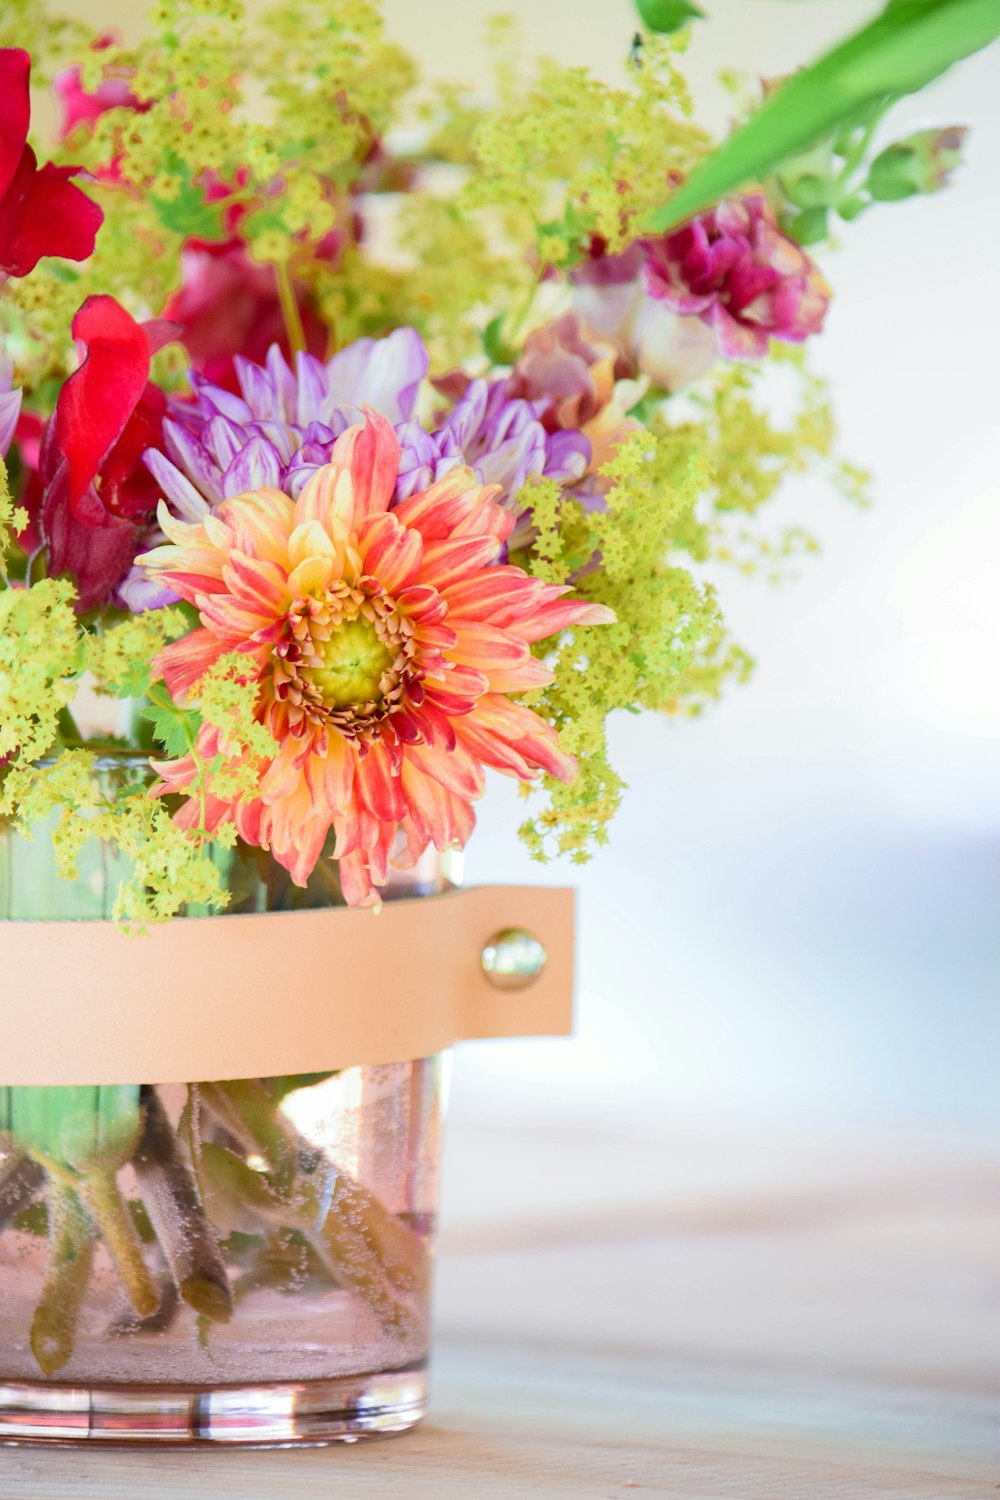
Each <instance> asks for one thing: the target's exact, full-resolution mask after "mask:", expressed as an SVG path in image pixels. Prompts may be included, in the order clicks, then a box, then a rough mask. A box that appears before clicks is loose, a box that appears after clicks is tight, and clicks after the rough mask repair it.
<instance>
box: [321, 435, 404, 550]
mask: <svg viewBox="0 0 1000 1500" xmlns="http://www.w3.org/2000/svg"><path fill="white" fill-rule="evenodd" d="M399 451H400V450H399V439H398V438H397V436H396V434H395V433H394V432H393V430H392V427H391V426H390V424H389V423H388V422H387V421H386V419H385V417H383V416H382V414H381V412H377V411H369V412H368V413H367V419H366V421H365V423H364V425H363V426H362V425H360V424H359V425H358V426H356V427H349V428H348V429H347V431H346V432H345V433H344V434H343V436H342V437H339V438H338V439H337V441H336V443H335V444H334V448H333V453H332V454H331V455H330V461H331V463H332V464H334V465H336V466H338V467H339V468H342V469H346V470H348V471H349V473H350V476H351V486H352V489H353V491H354V518H355V522H356V523H357V522H360V521H361V520H362V519H363V517H365V516H368V515H374V514H377V513H378V512H379V511H385V510H388V509H389V502H390V501H391V499H392V495H393V491H394V490H395V488H396V475H397V474H398V473H399Z"/></svg>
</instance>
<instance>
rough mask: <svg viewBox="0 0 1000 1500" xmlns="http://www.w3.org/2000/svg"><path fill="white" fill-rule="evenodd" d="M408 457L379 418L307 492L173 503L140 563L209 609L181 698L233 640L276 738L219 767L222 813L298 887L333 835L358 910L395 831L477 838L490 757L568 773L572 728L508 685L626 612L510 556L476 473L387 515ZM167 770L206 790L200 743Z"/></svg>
mask: <svg viewBox="0 0 1000 1500" xmlns="http://www.w3.org/2000/svg"><path fill="white" fill-rule="evenodd" d="M399 461H400V445H399V440H398V438H397V437H396V435H395V433H394V432H393V430H392V427H391V426H390V425H389V423H388V422H387V421H386V419H385V418H384V417H383V416H381V415H379V414H377V413H375V412H370V413H369V415H368V418H367V421H366V423H365V424H364V425H363V426H360V425H359V426H356V427H350V428H348V430H347V431H346V432H345V433H344V434H343V436H342V437H341V438H339V439H338V441H337V443H336V446H335V447H334V449H333V454H332V457H331V462H330V463H329V464H327V465H325V466H324V467H323V468H321V469H319V470H317V472H316V473H315V474H314V475H313V477H312V478H311V479H310V480H309V482H308V483H307V484H306V486H305V488H304V489H303V490H302V492H301V494H300V495H299V497H298V499H297V500H292V499H291V498H290V497H289V496H288V495H285V494H283V493H282V492H281V491H280V490H276V489H259V490H252V491H250V492H249V493H247V494H243V495H239V496H236V497H235V498H234V499H232V500H227V501H225V502H224V503H223V504H222V505H221V506H220V507H218V509H217V510H216V511H215V512H214V513H213V514H212V515H210V516H207V517H206V518H205V519H204V520H202V521H200V522H198V523H196V524H186V523H184V522H181V521H178V520H176V519H175V518H174V517H173V516H171V515H170V513H169V512H168V511H167V509H166V506H161V509H160V524H161V525H162V527H163V530H164V531H165V532H166V534H167V536H168V537H169V538H170V543H171V544H170V545H167V546H163V547H159V548H157V549H156V550H155V551H153V552H151V553H148V554H147V555H146V557H145V558H144V559H143V561H144V562H145V564H146V566H147V567H148V568H149V569H150V570H151V571H153V572H154V573H155V574H156V575H157V577H158V579H159V580H160V581H162V582H163V583H164V584H166V585H167V586H168V587H169V588H172V589H174V590H175V591H176V592H177V593H178V594H180V595H181V597H182V598H184V599H186V600H188V601H189V602H190V603H191V604H193V605H194V606H195V607H196V608H197V610H198V612H199V614H200V616H201V625H200V628H198V629H196V630H194V631H192V632H191V634H190V635H188V636H186V637H184V639H183V640H180V641H177V642H175V643H174V644H173V645H171V646H168V647H167V648H166V649H165V650H164V651H162V652H161V653H160V655H159V657H158V658H157V660H156V663H155V666H156V670H157V671H158V672H159V673H161V674H162V675H163V677H164V678H165V679H166V682H167V686H168V687H169V689H170V691H171V693H172V694H173V695H174V696H175V697H177V698H181V699H183V698H185V697H188V696H190V695H192V694H193V695H195V696H196V694H197V686H198V683H199V681H200V680H201V678H202V677H203V676H204V675H205V673H206V672H208V671H209V669H210V668H211V667H212V665H213V664H214V663H215V662H216V661H218V659H219V658H220V657H221V656H223V655H224V654H226V653H228V652H232V651H238V652H241V653H243V656H244V659H245V661H246V676H247V679H248V680H249V681H251V682H253V683H255V684H256V686H257V691H258V700H257V713H258V718H259V720H260V722H262V723H263V724H265V725H266V727H267V728H268V730H269V731H270V733H271V734H272V735H273V737H274V739H275V741H276V742H277V750H276V751H275V753H274V754H273V756H270V757H266V758H263V759H261V761H260V762H259V764H258V765H257V766H256V767H255V771H256V775H255V787H256V789H255V791H254V792H253V793H250V794H242V795H237V796H235V797H234V796H233V795H232V794H231V793H230V794H228V795H221V794H220V795H216V794H215V793H214V792H213V785H212V773H211V770H208V771H207V773H206V774H207V785H206V786H205V787H204V788H203V789H204V791H205V798H204V810H205V818H206V823H207V825H208V827H209V828H210V829H214V828H217V827H219V826H220V825H221V824H223V823H226V822H235V825H236V828H237V830H238V832H239V833H240V835H241V836H242V837H243V838H244V839H245V840H246V841H247V842H248V843H251V844H255V845H259V846H260V847H262V848H266V849H271V850H272V852H273V854H274V856H275V858H276V859H277V860H279V861H280V863H281V864H283V865H284V866H285V868H286V869H288V870H289V871H291V873H292V877H293V879H295V880H296V881H298V882H299V883H300V884H305V882H306V880H307V879H308V877H309V874H310V872H311V871H312V869H313V868H314V866H315V864H316V862H317V860H318V859H319V857H320V854H321V853H322V850H323V846H324V844H325V842H326V838H327V835H328V833H329V832H330V830H331V829H333V830H334V832H335V834H336V839H337V844H336V849H335V857H336V858H337V859H338V860H339V862H340V877H341V885H342V888H343V890H344V894H345V896H346V898H347V900H348V901H349V902H350V903H351V904H352V905H363V904H377V902H378V897H377V894H376V889H375V888H376V887H377V886H379V885H382V884H383V883H384V882H385V879H386V873H387V865H388V860H389V855H390V851H391V850H392V848H393V845H394V843H395V841H396V835H397V832H398V831H402V833H403V835H404V836H405V840H406V845H407V856H408V858H409V859H411V860H416V859H418V858H419V857H420V855H421V854H422V853H423V852H424V850H425V849H427V848H428V846H429V845H432V844H433V845H434V846H435V847H436V848H438V849H445V848H448V847H449V846H453V845H459V846H461V845H464V844H465V842H466V840H467V838H468V837H469V834H470V833H471V831H472V827H473V824H474V821H475V818H474V815H473V811H472V804H473V802H474V801H475V800H476V799H477V798H478V797H479V796H480V795H481V794H482V791H483V785H484V774H483V773H484V767H490V766H492V767H494V768H495V769H497V770H499V771H503V772H506V773H507V774H508V775H511V776H516V777H518V778H519V779H521V780H523V781H529V780H531V779H532V778H533V777H535V776H536V775H537V774H538V772H539V771H547V772H548V773H549V774H550V775H552V776H557V777H559V778H561V779H562V780H565V781H569V780H571V779H572V777H573V776H574V775H575V772H576V763H575V761H574V760H573V757H572V756H570V755H567V754H565V753H564V752H563V751H562V750H561V749H560V748H559V745H558V743H557V740H556V734H555V731H554V730H553V729H552V727H551V726H550V725H549V724H547V723H546V722H545V720H544V719H542V718H540V717H539V716H538V715H537V714H535V713H533V712H532V711H531V709H529V708H527V707H526V706H525V705H524V704H522V703H518V702H516V701H515V699H514V698H512V697H511V696H510V695H511V694H518V693H523V692H527V691H530V690H531V689H534V688H538V687H543V686H545V684H547V683H548V682H550V681H551V680H552V674H551V672H550V670H549V669H548V667H546V666H545V665H544V663H543V662H541V661H540V660H539V659H538V657H536V656H535V655H533V653H532V651H531V646H532V644H533V642H535V641H539V640H543V639H545V638H546V637H547V636H550V635H554V634H556V633H558V632H559V631H561V630H563V629H565V628H566V627H567V626H570V625H586V624H601V623H604V622H605V621H609V620H611V619H613V618H614V616H613V615H612V614H611V611H610V610H608V609H605V608H604V606H603V605H597V604H589V603H587V602H586V601H583V600H575V599H566V598H564V597H563V595H564V594H566V592H567V590H566V589H565V588H561V587H558V586H555V585H552V584H545V583H542V582H541V581H540V580H538V579H534V578H530V577H529V576H528V575H527V574H526V573H524V572H522V571H521V569H520V568H516V567H511V566H503V565H501V566H497V565H496V560H497V557H498V555H499V553H500V550H501V548H502V546H503V543H504V541H505V540H506V538H507V537H508V535H509V534H510V531H511V528H512V527H513V525H514V521H515V518H514V516H513V515H511V513H510V512H509V511H507V510H505V509H504V508H503V507H502V506H501V505H500V504H498V503H497V500H496V498H495V497H496V494H497V490H496V488H495V487H489V486H486V487H484V486H482V485H480V484H479V482H478V481H477V479H476V477H475V475H474V474H473V473H472V471H471V469H468V468H465V467H456V468H453V469H452V470H450V472H449V473H448V474H447V475H446V476H445V477H444V478H443V479H440V480H438V481H437V483H435V484H432V485H431V486H430V488H429V489H426V490H423V491H421V492H418V493H416V494H413V495H410V496H409V497H408V498H407V499H405V500H402V501H400V502H399V503H398V504H396V505H395V506H394V507H393V509H392V510H390V509H389V505H390V501H391V500H392V497H393V492H394V490H395V487H396V480H397V475H398V471H399ZM197 749H198V756H199V759H200V760H201V762H202V764H203V765H204V766H206V767H211V766H212V764H213V763H214V762H215V759H216V757H217V756H218V755H219V753H220V752H222V753H223V754H224V753H225V751H226V745H225V742H224V738H223V737H222V736H220V733H219V731H218V730H216V729H214V728H212V727H211V726H204V727H203V728H202V729H201V732H200V734H199V738H198V746H197ZM157 769H158V770H159V772H160V774H161V776H162V777H163V780H162V782H161V783H160V784H159V787H158V788H157V790H158V791H159V792H160V793H161V794H162V793H168V792H169V793H172V792H191V791H192V788H193V785H194V783H195V782H196V779H197V765H196V762H195V760H194V758H193V757H192V756H186V757H185V758H184V759H182V760H179V761H176V762H173V763H171V764H169V765H160V766H158V767H157ZM201 811H202V799H201V797H200V796H194V795H192V796H191V798H190V800H189V801H188V802H187V803H186V804H185V806H184V807H183V808H182V809H181V811H180V813H179V814H178V817H179V819H180V821H181V822H182V823H183V824H184V825H185V826H187V827H192V826H194V825H196V824H197V823H198V821H199V819H200V817H201Z"/></svg>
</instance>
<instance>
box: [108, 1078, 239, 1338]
mask: <svg viewBox="0 0 1000 1500" xmlns="http://www.w3.org/2000/svg"><path fill="white" fill-rule="evenodd" d="M132 1165H133V1167H134V1168H135V1173H136V1177H137V1178H138V1180H139V1187H140V1189H141V1190H142V1198H143V1202H144V1204H145V1205H146V1212H147V1213H148V1215H149V1219H150V1222H151V1223H152V1225H153V1228H154V1229H155V1231H156V1235H157V1238H158V1240H159V1242H160V1245H161V1248H162V1250H163V1253H164V1255H165V1256H166V1259H167V1264H168V1265H169V1267H170V1271H171V1274H172V1276H173V1278H174V1281H175V1283H176V1285H177V1289H178V1291H179V1292H180V1294H181V1296H182V1297H183V1298H184V1301H185V1302H187V1303H188V1304H189V1306H191V1307H193V1308H194V1309H195V1311H196V1312H198V1313H200V1314H201V1315H202V1316H203V1317H206V1318H210V1319H211V1320H212V1322H213V1323H228V1322H229V1319H230V1317H231V1316H232V1311H233V1295H232V1291H231V1288H230V1285H229V1277H228V1276H227V1275H226V1267H225V1264H224V1263H223V1259H222V1254H221V1252H220V1250H219V1246H218V1244H217V1242H216V1239H215V1235H214V1233H213V1231H212V1227H211V1225H210V1224H209V1222H208V1220H207V1218H206V1217H205V1212H204V1209H203V1208H202V1205H201V1200H200V1199H199V1197H198V1188H197V1185H196V1183H195V1180H194V1178H193V1177H192V1175H191V1173H190V1171H189V1170H188V1167H187V1163H186V1162H185V1161H184V1158H183V1157H182V1155H181V1152H180V1148H179V1145H178V1142H177V1137H176V1136H175V1134H174V1131H173V1128H172V1126H171V1124H170V1120H169V1118H168V1116H167V1113H166V1110H165V1109H164V1108H163V1105H162V1104H161V1103H160V1100H159V1097H158V1095H157V1094H156V1091H155V1090H154V1089H150V1090H149V1091H148V1093H147V1094H146V1096H145V1099H144V1122H143V1132H142V1137H141V1139H140V1141H139V1147H138V1150H137V1151H136V1154H135V1156H134V1157H133V1159H132Z"/></svg>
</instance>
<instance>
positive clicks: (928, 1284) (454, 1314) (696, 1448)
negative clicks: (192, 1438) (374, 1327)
mask: <svg viewBox="0 0 1000 1500" xmlns="http://www.w3.org/2000/svg"><path fill="white" fill-rule="evenodd" d="M998 1208H1000V1164H998V1159H997V1156H996V1155H995V1153H994V1152H992V1151H990V1150H988V1149H987V1148H986V1147H985V1146H983V1147H971V1146H969V1145H967V1144H966V1145H957V1144H955V1143H952V1144H950V1145H946V1144H943V1143H933V1142H930V1143H929V1142H927V1141H921V1142H916V1141H913V1140H911V1141H909V1142H903V1143H895V1144H891V1143H886V1142H872V1141H853V1142H845V1141H842V1140H841V1141H818V1140H809V1139H805V1140H801V1139H792V1140H789V1139H784V1138H777V1139H770V1140H766V1139H758V1138H752V1139H751V1138H747V1137H743V1138H726V1137H715V1138H713V1137H710V1136H704V1135H702V1136H697V1135H690V1136H683V1135H680V1134H675V1135H673V1136H670V1135H663V1136H660V1137H652V1136H643V1137H636V1138H628V1137H623V1136H614V1135H611V1134H608V1133H598V1132H592V1133H588V1132H587V1131H569V1130H566V1131H564V1132H553V1131H545V1132H543V1133H538V1132H529V1131H527V1130H526V1129H523V1128H518V1127H513V1128H511V1129H509V1130H506V1131H504V1132H503V1133H499V1132H495V1131H490V1130H474V1129H472V1128H470V1127H464V1128H460V1129H459V1130H457V1131H456V1132H455V1133H454V1134H453V1137H452V1140H451V1142H450V1145H449V1158H448V1169H447V1173H446V1193H445V1209H444V1227H443V1235H442V1256H441V1264H440V1268H439V1295H438V1317H437V1323H438V1355H437V1363H436V1371H435V1392H434V1405H433V1412H432V1416H431V1418H430V1420H429V1421H428V1422H427V1423H426V1424H425V1425H424V1426H423V1427H422V1428H420V1429H418V1430H417V1431H416V1432H414V1433H411V1434H408V1435H407V1436H405V1437H402V1438H395V1439H390V1440H386V1441H382V1442H377V1443H362V1444H358V1445H356V1446H353V1447H343V1446H341V1447H336V1448H333V1449H318V1450H307V1451H302V1452H276V1453H269V1452H247V1453H240V1452H235V1451H228V1452H226V1451H222V1452H218V1451H198V1452H188V1453H183V1452H167V1453H162V1452H161V1453H154V1454H148V1453H138V1454H137V1453H125V1452H115V1453H111V1452H107V1451H104V1452H100V1451H94V1450H83V1451H81V1450H73V1451H70V1450H51V1451H46V1450H42V1449H38V1448H13V1449H5V1450H4V1449H0V1497H3V1500H7V1497H8V1496H9V1497H17V1500H22V1497H23V1500H80V1497H82V1496H87V1497H91V1496H93V1497H101V1500H105V1497H106V1500H136V1497H138V1496H139V1495H142V1496H143V1497H144V1500H173V1497H178V1500H179V1497H199V1500H202V1497H207V1496H212V1497H220V1500H256V1497H260V1500H277V1497H278V1496H281V1497H282V1500H296V1497H299V1496H301V1497H313V1496H315V1497H319V1496H323V1497H326V1496H330V1495H337V1494H342V1495H351V1496H355V1495H357V1496H373V1497H374V1496H380V1497H387V1500H390V1497H391V1500H396V1497H399V1496H403V1495H405V1496H406V1497H407V1500H411V1497H412V1500H422V1497H428V1500H430V1497H435V1500H446V1497H452V1496H454V1497H460V1500H479V1497H480V1496H483V1497H492V1496H503V1497H507V1500H520V1497H522V1496H543V1497H544V1496H552V1497H562V1496H565V1497H567V1500H569V1497H572V1500H624V1497H625V1496H626V1495H628V1494H629V1493H631V1492H632V1491H635V1492H636V1493H637V1494H640V1495H641V1494H647V1495H650V1496H653V1495H655V1496H669V1497H671V1500H881V1497H885V1500H925V1497H926V1500H972V1497H982V1500H986V1497H992V1500H996V1496H997V1492H998V1488H1000V1213H998Z"/></svg>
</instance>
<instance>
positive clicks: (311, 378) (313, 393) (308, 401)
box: [295, 350, 346, 427]
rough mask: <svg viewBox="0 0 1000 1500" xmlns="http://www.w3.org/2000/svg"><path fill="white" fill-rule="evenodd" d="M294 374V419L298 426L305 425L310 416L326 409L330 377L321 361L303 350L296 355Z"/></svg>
mask: <svg viewBox="0 0 1000 1500" xmlns="http://www.w3.org/2000/svg"><path fill="white" fill-rule="evenodd" d="M345 352H346V351H345ZM295 375H296V379H297V382H298V401H297V403H296V409H295V420H296V422H297V423H298V425H299V426H300V427H305V426H307V425H308V423H309V421H310V419H311V418H313V417H315V416H317V415H318V414H319V413H320V412H323V411H325V410H326V406H327V402H328V401H329V397H330V377H329V375H328V373H327V366H326V365H325V364H324V363H323V361H322V360H319V359H317V358H316V356H315V355H314V354H307V353H306V352H305V351H304V350H303V351H301V352H300V353H299V354H298V355H297V356H296V360H295Z"/></svg>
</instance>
